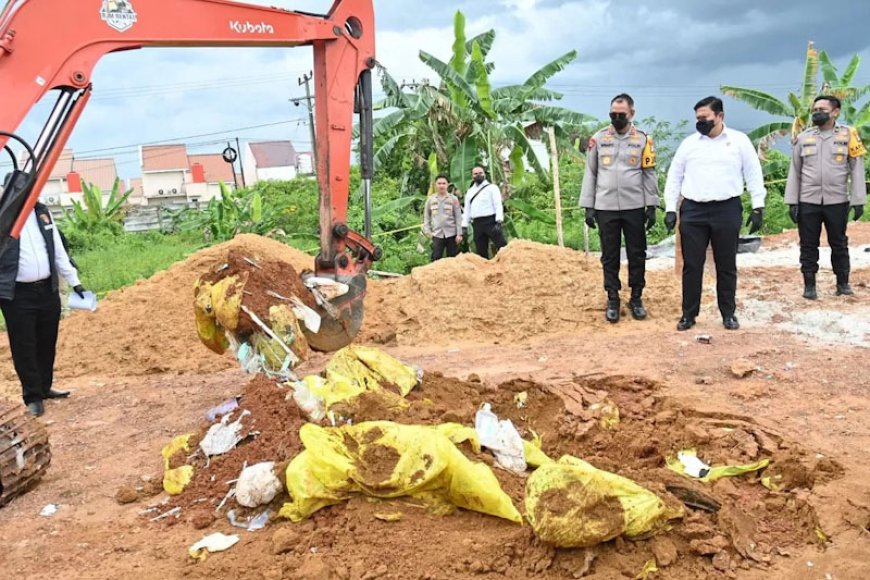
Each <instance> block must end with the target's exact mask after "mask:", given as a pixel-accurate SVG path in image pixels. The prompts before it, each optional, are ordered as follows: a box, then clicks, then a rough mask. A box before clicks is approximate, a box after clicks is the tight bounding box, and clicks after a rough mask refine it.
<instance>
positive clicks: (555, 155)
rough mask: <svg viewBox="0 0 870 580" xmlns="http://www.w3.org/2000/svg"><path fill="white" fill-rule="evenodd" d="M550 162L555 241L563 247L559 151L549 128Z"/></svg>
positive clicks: (553, 133)
mask: <svg viewBox="0 0 870 580" xmlns="http://www.w3.org/2000/svg"><path fill="white" fill-rule="evenodd" d="M547 132H548V133H549V134H550V160H551V161H552V167H553V171H552V173H553V195H554V196H555V197H556V240H557V241H558V242H559V247H560V248H564V247H565V234H564V232H563V231H562V192H561V188H560V187H559V149H558V148H557V147H556V131H555V130H554V129H553V128H552V127H550V128H548V129H547Z"/></svg>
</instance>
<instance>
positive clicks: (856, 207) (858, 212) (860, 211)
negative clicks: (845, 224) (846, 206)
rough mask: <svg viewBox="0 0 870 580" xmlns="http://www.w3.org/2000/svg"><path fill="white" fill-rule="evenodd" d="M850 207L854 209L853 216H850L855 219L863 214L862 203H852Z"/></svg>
mask: <svg viewBox="0 0 870 580" xmlns="http://www.w3.org/2000/svg"><path fill="white" fill-rule="evenodd" d="M852 209H853V210H855V217H854V218H852V219H854V220H855V221H858V220H859V219H861V216H862V215H864V206H863V205H853V206H852Z"/></svg>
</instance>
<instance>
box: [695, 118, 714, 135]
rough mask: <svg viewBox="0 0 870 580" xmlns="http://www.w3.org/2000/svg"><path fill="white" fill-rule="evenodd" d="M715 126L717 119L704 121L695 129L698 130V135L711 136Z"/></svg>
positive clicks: (696, 124)
mask: <svg viewBox="0 0 870 580" xmlns="http://www.w3.org/2000/svg"><path fill="white" fill-rule="evenodd" d="M715 126H716V120H715V119H702V120H700V121H698V122H697V123H695V129H697V130H698V133H700V134H701V135H709V134H710V131H712V130H713V128H714V127H715Z"/></svg>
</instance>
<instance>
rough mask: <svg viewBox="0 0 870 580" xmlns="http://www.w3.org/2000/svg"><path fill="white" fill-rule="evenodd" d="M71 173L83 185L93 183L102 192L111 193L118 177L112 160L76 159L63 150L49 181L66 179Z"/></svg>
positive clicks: (66, 150) (68, 151)
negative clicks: (77, 176)
mask: <svg viewBox="0 0 870 580" xmlns="http://www.w3.org/2000/svg"><path fill="white" fill-rule="evenodd" d="M71 171H75V172H76V173H78V174H79V177H81V178H82V180H84V182H85V183H93V184H94V185H96V186H98V187H99V188H100V189H101V190H103V191H111V189H112V186H113V185H114V184H115V178H116V177H117V176H118V171H117V169H116V167H115V160H114V159H112V158H106V159H76V158H75V155H74V154H73V150H72V149H64V150H63V152H62V153H61V154H60V157H59V158H58V160H57V163H56V164H55V166H54V168H53V169H52V170H51V176H49V179H66V178H67V175H68V174H69V173H70V172H71Z"/></svg>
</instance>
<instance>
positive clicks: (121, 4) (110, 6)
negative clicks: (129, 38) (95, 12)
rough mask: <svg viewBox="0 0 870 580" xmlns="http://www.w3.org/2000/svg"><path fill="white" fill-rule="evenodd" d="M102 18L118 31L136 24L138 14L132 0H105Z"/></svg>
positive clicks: (101, 10)
mask: <svg viewBox="0 0 870 580" xmlns="http://www.w3.org/2000/svg"><path fill="white" fill-rule="evenodd" d="M100 18H102V19H103V21H104V22H105V23H106V24H108V25H109V26H111V27H112V28H114V29H115V30H117V31H118V32H124V31H125V30H127V29H128V28H130V27H131V26H133V25H134V24H136V19H137V16H136V11H135V10H133V3H132V2H131V1H130V0H103V7H102V8H101V9H100Z"/></svg>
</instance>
